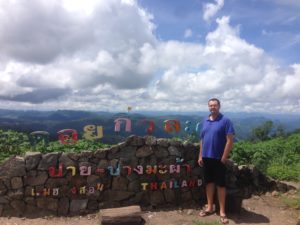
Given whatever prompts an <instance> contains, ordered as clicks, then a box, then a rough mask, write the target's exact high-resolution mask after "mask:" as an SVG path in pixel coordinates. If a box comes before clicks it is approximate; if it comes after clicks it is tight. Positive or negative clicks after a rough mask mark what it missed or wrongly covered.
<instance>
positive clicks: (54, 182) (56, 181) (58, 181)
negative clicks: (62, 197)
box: [45, 178, 68, 188]
mask: <svg viewBox="0 0 300 225" xmlns="http://www.w3.org/2000/svg"><path fill="white" fill-rule="evenodd" d="M67 184H68V180H67V179H65V178H49V179H48V180H47V182H46V184H45V187H47V188H58V187H61V186H64V185H67Z"/></svg>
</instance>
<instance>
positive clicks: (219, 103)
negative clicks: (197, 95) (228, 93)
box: [208, 98, 221, 106]
mask: <svg viewBox="0 0 300 225" xmlns="http://www.w3.org/2000/svg"><path fill="white" fill-rule="evenodd" d="M211 101H214V102H217V103H218V105H219V106H221V102H220V100H219V99H217V98H211V99H209V100H208V103H209V102H211Z"/></svg>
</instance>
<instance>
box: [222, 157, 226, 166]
mask: <svg viewBox="0 0 300 225" xmlns="http://www.w3.org/2000/svg"><path fill="white" fill-rule="evenodd" d="M226 162H227V158H224V157H222V158H221V163H223V164H224V165H225V164H226Z"/></svg>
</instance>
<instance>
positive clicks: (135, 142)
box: [126, 135, 145, 146]
mask: <svg viewBox="0 0 300 225" xmlns="http://www.w3.org/2000/svg"><path fill="white" fill-rule="evenodd" d="M126 144H127V145H132V146H142V145H144V144H145V140H144V138H142V137H139V136H136V135H131V136H129V137H128V138H127V139H126Z"/></svg>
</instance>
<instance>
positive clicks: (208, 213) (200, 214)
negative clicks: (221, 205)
mask: <svg viewBox="0 0 300 225" xmlns="http://www.w3.org/2000/svg"><path fill="white" fill-rule="evenodd" d="M214 213H215V212H214V211H206V210H201V211H200V212H199V216H200V217H205V216H209V215H212V214H214Z"/></svg>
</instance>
